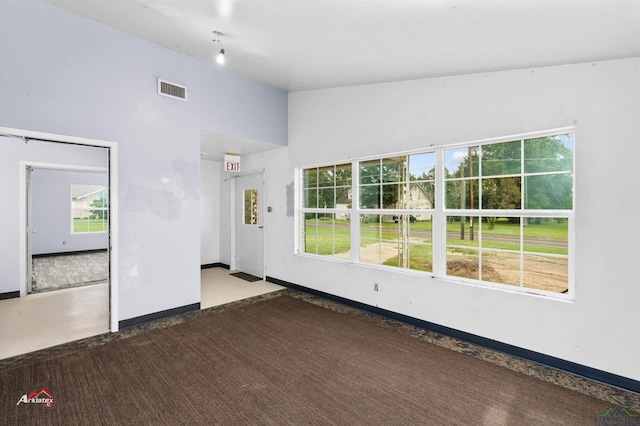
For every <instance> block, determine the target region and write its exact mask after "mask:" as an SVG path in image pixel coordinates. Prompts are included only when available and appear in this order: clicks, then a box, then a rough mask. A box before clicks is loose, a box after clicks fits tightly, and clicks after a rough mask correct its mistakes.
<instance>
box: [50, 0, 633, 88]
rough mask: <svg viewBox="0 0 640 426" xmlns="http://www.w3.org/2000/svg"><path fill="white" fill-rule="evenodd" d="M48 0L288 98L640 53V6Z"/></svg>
mask: <svg viewBox="0 0 640 426" xmlns="http://www.w3.org/2000/svg"><path fill="white" fill-rule="evenodd" d="M44 1H45V2H47V3H50V4H53V5H56V6H58V7H61V8H63V9H67V10H69V11H71V12H73V13H76V14H78V15H81V16H84V17H86V18H89V19H92V20H94V21H98V22H100V23H102V24H104V25H107V26H109V27H113V28H116V29H119V30H121V31H124V32H126V33H129V34H131V35H134V36H136V37H140V38H142V39H146V40H148V41H151V42H153V43H156V44H159V45H162V46H165V47H166V48H168V49H171V50H175V51H177V52H181V53H183V54H185V55H189V56H192V57H195V58H198V59H200V60H203V61H207V62H211V63H215V62H214V57H215V54H216V53H217V52H218V51H219V50H220V49H221V48H224V49H225V52H226V63H225V64H224V65H223V66H224V67H225V68H226V69H228V70H229V71H232V72H235V73H238V74H242V75H245V76H247V77H250V78H252V79H255V80H258V81H262V82H264V83H267V84H270V85H272V86H275V87H278V88H281V89H284V90H286V91H299V90H308V89H316V88H326V87H338V86H347V85H354V84H363V83H377V82H389V81H400V80H407V79H415V78H425V77H434V76H445V75H456V74H468V73H476V72H488V71H497V70H506V69H517V68H529V67H539V66H547V65H558V64H567V63H578V62H590V61H600V60H608V59H619V58H625V57H633V56H640V1H637V0H44ZM214 31H217V32H220V33H222V34H223V35H216V34H214V33H213V32H214ZM213 39H217V40H220V41H219V42H214V41H212V40H213Z"/></svg>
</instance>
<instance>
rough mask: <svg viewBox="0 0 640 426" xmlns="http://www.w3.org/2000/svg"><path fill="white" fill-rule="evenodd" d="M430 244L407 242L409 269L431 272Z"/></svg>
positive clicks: (431, 256)
mask: <svg viewBox="0 0 640 426" xmlns="http://www.w3.org/2000/svg"><path fill="white" fill-rule="evenodd" d="M431 248H432V247H431V244H408V245H407V249H408V251H409V266H408V267H409V269H413V270H416V271H425V272H433V255H432V252H433V250H432V249H431Z"/></svg>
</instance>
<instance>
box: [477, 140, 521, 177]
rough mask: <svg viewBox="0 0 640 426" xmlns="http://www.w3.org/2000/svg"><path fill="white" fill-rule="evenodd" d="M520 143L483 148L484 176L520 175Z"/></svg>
mask: <svg viewBox="0 0 640 426" xmlns="http://www.w3.org/2000/svg"><path fill="white" fill-rule="evenodd" d="M520 145H521V144H520V141H513V142H503V143H495V144H490V145H483V146H482V176H499V175H511V174H519V173H520Z"/></svg>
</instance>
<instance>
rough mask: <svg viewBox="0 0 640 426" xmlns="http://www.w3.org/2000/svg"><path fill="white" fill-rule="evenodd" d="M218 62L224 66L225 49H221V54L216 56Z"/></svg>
mask: <svg viewBox="0 0 640 426" xmlns="http://www.w3.org/2000/svg"><path fill="white" fill-rule="evenodd" d="M216 62H217V63H219V64H220V65H222V64H224V49H220V53H218V56H216Z"/></svg>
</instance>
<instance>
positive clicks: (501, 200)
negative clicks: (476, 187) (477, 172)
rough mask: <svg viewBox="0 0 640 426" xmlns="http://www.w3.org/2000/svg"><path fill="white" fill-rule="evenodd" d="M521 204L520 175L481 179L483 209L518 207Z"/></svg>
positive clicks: (511, 208)
mask: <svg viewBox="0 0 640 426" xmlns="http://www.w3.org/2000/svg"><path fill="white" fill-rule="evenodd" d="M521 205H522V195H521V192H520V177H505V178H489V179H482V208H483V209H509V210H515V209H519V208H520V206H521Z"/></svg>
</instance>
